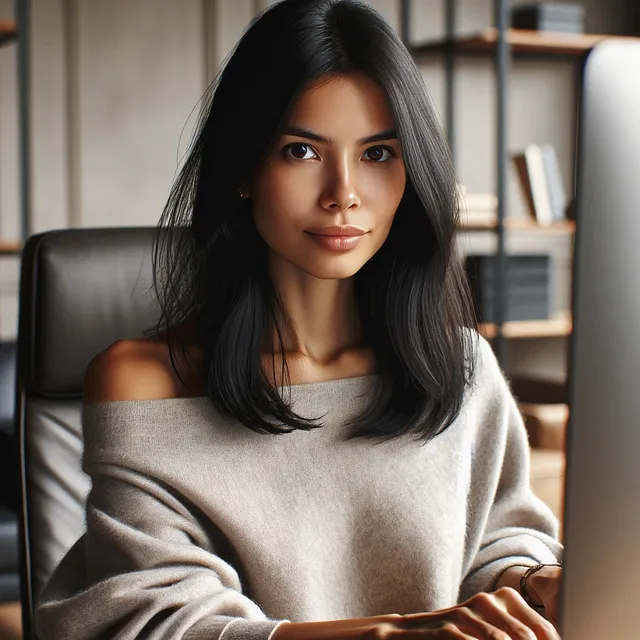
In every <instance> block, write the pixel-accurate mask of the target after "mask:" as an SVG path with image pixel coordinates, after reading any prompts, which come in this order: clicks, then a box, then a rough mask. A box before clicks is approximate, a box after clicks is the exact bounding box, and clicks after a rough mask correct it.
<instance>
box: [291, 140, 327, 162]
mask: <svg viewBox="0 0 640 640" xmlns="http://www.w3.org/2000/svg"><path fill="white" fill-rule="evenodd" d="M282 153H283V154H284V155H285V156H290V157H291V158H295V159H296V160H313V158H317V156H318V154H317V153H316V152H315V151H314V150H313V147H311V146H310V145H308V144H304V143H303V142H293V143H291V144H288V145H287V146H286V147H285V148H284V149H283V150H282Z"/></svg>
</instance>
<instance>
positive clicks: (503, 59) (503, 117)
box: [494, 0, 511, 366]
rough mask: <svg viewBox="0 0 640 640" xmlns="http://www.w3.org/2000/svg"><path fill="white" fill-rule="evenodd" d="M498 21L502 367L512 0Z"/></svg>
mask: <svg viewBox="0 0 640 640" xmlns="http://www.w3.org/2000/svg"><path fill="white" fill-rule="evenodd" d="M494 7H495V21H496V27H497V29H498V42H497V43H496V89H497V91H496V106H497V109H496V115H497V118H496V158H497V166H496V170H497V176H496V178H497V197H498V229H497V235H498V250H497V263H498V264H497V268H496V270H495V281H494V287H495V296H494V321H495V323H496V327H497V336H496V340H495V345H494V349H495V353H496V357H497V358H498V361H499V362H500V364H501V365H502V366H504V365H505V362H506V355H507V354H506V346H507V345H506V341H505V338H504V335H503V333H502V325H503V324H504V321H505V319H506V317H507V305H508V296H507V295H506V294H507V260H508V257H507V254H506V246H505V245H506V242H505V240H506V238H505V226H504V220H505V217H506V215H507V185H506V182H507V116H508V101H507V83H508V76H509V59H510V55H511V52H510V48H509V43H508V42H507V39H506V31H507V29H508V28H509V1H508V0H495V5H494Z"/></svg>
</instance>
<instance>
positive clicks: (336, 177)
mask: <svg viewBox="0 0 640 640" xmlns="http://www.w3.org/2000/svg"><path fill="white" fill-rule="evenodd" d="M328 173H329V175H327V183H326V185H325V188H324V190H323V192H322V196H321V202H320V204H321V206H322V208H323V209H326V210H327V211H331V212H334V213H335V212H341V211H348V210H349V209H354V208H358V207H359V206H360V205H361V204H362V202H361V200H360V195H359V193H358V189H357V187H356V184H355V175H354V170H353V169H352V168H351V167H349V166H348V163H347V162H346V161H345V162H343V163H341V166H339V167H335V168H334V169H333V170H332V171H330V172H328Z"/></svg>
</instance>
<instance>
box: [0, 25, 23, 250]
mask: <svg viewBox="0 0 640 640" xmlns="http://www.w3.org/2000/svg"><path fill="white" fill-rule="evenodd" d="M17 39H18V28H17V26H16V24H15V22H12V21H10V20H0V46H4V45H7V44H11V43H13V42H16V41H17ZM21 252H22V243H21V242H14V241H11V240H3V239H2V238H0V257H4V256H19V255H20V253H21Z"/></svg>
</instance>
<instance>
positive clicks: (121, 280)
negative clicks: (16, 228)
mask: <svg viewBox="0 0 640 640" xmlns="http://www.w3.org/2000/svg"><path fill="white" fill-rule="evenodd" d="M154 231H155V230H154V229H153V228H124V229H123V228H113V229H69V230H63V231H52V232H47V233H43V234H39V235H36V236H33V237H31V238H30V239H29V241H28V242H27V244H26V246H25V248H24V251H23V255H22V268H21V282H20V313H19V326H18V370H17V385H16V387H17V394H16V430H17V433H18V434H19V443H20V465H21V489H22V499H21V512H22V513H21V518H20V521H21V522H20V525H21V543H22V549H21V553H22V558H21V560H22V563H21V571H22V575H21V580H22V600H23V626H24V629H23V631H24V638H26V639H29V638H32V637H34V636H33V631H32V629H33V626H32V615H33V608H34V604H35V603H36V602H37V599H38V596H39V594H40V592H41V589H42V587H43V586H44V584H45V583H46V581H47V580H48V578H49V577H50V576H51V573H52V572H53V570H54V569H55V567H56V566H57V564H58V562H59V561H60V560H61V559H62V557H63V555H64V554H65V553H66V552H67V550H68V549H69V548H70V547H71V546H72V545H73V543H74V542H76V540H77V539H78V538H79V537H80V536H81V535H82V533H83V532H84V523H85V518H84V503H85V499H86V495H87V492H88V489H89V481H88V478H87V477H86V476H85V475H84V474H83V472H82V471H81V455H82V432H81V398H82V383H83V377H84V372H85V369H86V367H87V365H88V363H89V361H90V360H91V359H92V358H93V356H95V355H96V354H97V353H98V352H100V351H102V350H103V349H104V348H106V347H107V346H109V345H110V344H112V343H113V342H115V341H116V340H118V339H121V338H136V337H142V335H143V332H144V330H146V329H149V328H152V327H153V326H154V325H155V323H156V322H157V312H158V308H157V304H156V303H155V302H154V296H153V295H152V291H151V287H152V269H151V243H152V240H153V236H154Z"/></svg>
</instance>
